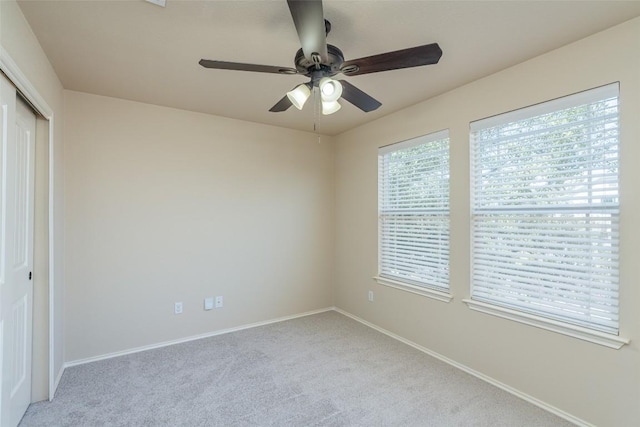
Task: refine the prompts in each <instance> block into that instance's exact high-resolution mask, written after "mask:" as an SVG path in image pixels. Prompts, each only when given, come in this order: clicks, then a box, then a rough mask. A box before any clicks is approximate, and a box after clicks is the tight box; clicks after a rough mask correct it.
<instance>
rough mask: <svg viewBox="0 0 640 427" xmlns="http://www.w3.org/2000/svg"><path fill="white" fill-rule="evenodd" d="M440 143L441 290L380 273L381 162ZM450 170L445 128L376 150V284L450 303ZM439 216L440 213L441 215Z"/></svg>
mask: <svg viewBox="0 0 640 427" xmlns="http://www.w3.org/2000/svg"><path fill="white" fill-rule="evenodd" d="M443 140H446V152H447V173H446V175H447V181H446V182H447V194H446V195H445V196H443V197H446V211H445V212H446V213H445V215H446V218H447V220H446V221H447V222H446V224H447V240H446V248H445V249H446V254H447V255H446V263H447V273H446V276H443V277H446V281H447V287H446V288H445V287H441V286H437V285H434V284H429V283H425V282H418V281H413V280H410V279H407V278H403V277H399V276H395V275H390V274H385V273H383V272H382V271H383V267H382V265H383V256H384V245H383V241H382V239H383V219H382V218H383V215H385V214H384V213H383V211H384V209H383V207H382V205H383V200H382V194H383V192H384V189H383V188H382V186H383V185H384V182H383V180H382V176H381V175H382V173H383V172H382V169H383V164H382V162H384V160H383V159H384V156H385V155H388V154H391V153H394V152H398V151H402V150H408V149H410V148H414V147H418V146H421V145H425V144H433V143H438V142H441V141H443ZM450 170H451V165H450V137H449V130H448V129H445V130H441V131H438V132H433V133H429V134H426V135H422V136H418V137H415V138H411V139H408V140H405V141H401V142H397V143H393V144H389V145H386V146H383V147H379V149H378V272H377V275H376V276H374V277H373V279H374V280H376V281H377V283H379V284H381V285H384V286H388V287H391V288H395V289H399V290H402V291H406V292H410V293H413V294H417V295H421V296H425V297H428V298H431V299H435V300H438V301H442V302H450V301H451V300H452V299H453V297H452V295H451V293H450V284H449V283H450V271H449V268H450V259H449V255H450V240H449V234H450V233H449V229H450V217H451V214H450V208H449V199H450ZM429 172H431V170H430V171H429ZM421 215H424V216H427V217H428V216H433V217H437V216H438V215H437V214H429V213H422V214H421ZM441 215H442V214H440V216H441Z"/></svg>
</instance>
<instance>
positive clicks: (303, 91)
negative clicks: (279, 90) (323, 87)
mask: <svg viewBox="0 0 640 427" xmlns="http://www.w3.org/2000/svg"><path fill="white" fill-rule="evenodd" d="M309 96H311V90H309V86H307V85H306V84H305V83H303V84H301V85H299V86H296V87H295V88H294V89H293V90H291V91H289V92H287V98H289V101H291V104H293V106H294V107H296V108H297V109H298V110H302V107H303V106H304V103H305V102H307V99H309Z"/></svg>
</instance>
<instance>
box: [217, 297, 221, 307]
mask: <svg viewBox="0 0 640 427" xmlns="http://www.w3.org/2000/svg"><path fill="white" fill-rule="evenodd" d="M216 308H222V297H221V296H219V297H216Z"/></svg>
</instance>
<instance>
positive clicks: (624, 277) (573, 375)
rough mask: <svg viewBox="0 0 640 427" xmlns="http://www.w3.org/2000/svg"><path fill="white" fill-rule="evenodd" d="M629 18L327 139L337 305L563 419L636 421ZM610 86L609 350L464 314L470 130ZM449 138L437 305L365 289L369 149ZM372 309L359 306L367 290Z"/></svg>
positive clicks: (639, 361) (638, 136)
mask: <svg viewBox="0 0 640 427" xmlns="http://www.w3.org/2000/svg"><path fill="white" fill-rule="evenodd" d="M638 52H640V18H639V19H635V20H633V21H630V22H627V23H625V24H623V25H620V26H618V27H614V28H612V29H610V30H608V31H605V32H603V33H600V34H597V35H594V36H592V37H589V38H587V39H584V40H582V41H579V42H577V43H575V44H572V45H569V46H566V47H564V48H561V49H559V50H557V51H553V52H551V53H548V54H546V55H543V56H541V57H538V58H536V59H533V60H531V61H528V62H526V63H523V64H521V65H518V66H516V67H513V68H510V69H507V70H505V71H503V72H500V73H497V74H495V75H492V76H489V77H487V78H484V79H482V80H479V81H477V82H474V83H472V84H469V85H466V86H464V87H461V88H459V89H457V90H454V91H451V92H449V93H446V94H444V95H442V96H439V97H437V98H434V99H431V100H428V101H425V102H423V103H421V104H418V105H415V106H413V107H411V108H408V109H405V110H403V111H400V112H398V113H396V114H393V115H390V116H387V117H384V118H382V119H379V120H377V121H375V122H373V123H370V124H367V125H364V126H362V127H360V128H357V129H355V130H352V131H350V132H346V133H344V134H342V135H339V136H338V137H337V138H336V253H335V260H336V273H335V274H336V280H335V302H336V305H337V306H338V307H340V308H342V309H344V310H346V311H348V312H350V313H353V314H355V315H357V316H359V317H361V318H363V319H365V320H368V321H370V322H372V323H374V324H376V325H379V326H381V327H382V328H385V329H387V330H389V331H392V332H394V333H396V334H398V335H400V336H403V337H405V338H407V339H409V340H412V341H414V342H416V343H418V344H420V345H422V346H424V347H426V348H428V349H431V350H433V351H435V352H437V353H440V354H441V355H444V356H446V357H448V358H450V359H453V360H454V361H456V362H458V363H461V364H464V365H466V366H468V367H470V368H472V369H475V370H476V371H479V372H481V373H483V374H485V375H488V376H490V377H492V378H494V379H495V380H497V381H500V382H502V383H504V384H506V385H508V386H510V387H513V388H515V389H517V390H520V391H521V392H524V393H526V394H529V395H530V396H533V397H534V398H537V399H540V400H541V401H544V402H546V403H548V404H550V405H552V406H555V407H557V408H560V409H561V410H563V411H566V412H567V413H569V414H572V415H573V416H576V417H579V418H581V419H583V420H585V421H587V422H590V423H593V424H595V425H600V426H630V425H636V423H637V422H638V420H640V405H638V403H639V402H640V352H639V349H640V346H639V345H638V340H640V310H638V301H640V288H639V287H638V277H640V263H638V253H640V239H638V236H640V192H639V191H638V188H640V169H639V168H638V164H637V163H638V159H640V144H639V141H640V121H639V120H638V119H639V118H640V55H639V54H638ZM614 81H620V82H621V92H620V99H621V185H620V188H621V190H620V191H621V220H620V221H621V224H620V230H621V244H620V250H621V252H620V269H621V270H620V295H621V308H620V312H621V321H620V324H621V335H623V336H624V337H626V338H630V339H631V340H632V341H631V344H630V345H628V346H625V347H623V348H622V349H621V350H612V349H609V348H605V347H602V346H599V345H596V344H591V343H588V342H585V341H580V340H578V339H575V338H570V337H566V336H563V335H559V334H556V333H552V332H548V331H545V330H541V329H537V328H534V327H531V326H526V325H522V324H519V323H515V322H512V321H509V320H504V319H500V318H497V317H493V316H489V315H486V314H481V313H477V312H472V311H471V310H469V309H468V307H467V306H466V305H465V304H464V303H463V302H462V299H463V298H468V297H469V272H470V268H469V260H470V257H469V252H470V249H469V242H470V238H469V233H470V227H469V224H470V216H469V209H470V207H469V206H470V205H469V154H468V134H469V122H471V121H474V120H477V119H480V118H483V117H487V116H491V115H495V114H498V113H502V112H505V111H509V110H512V109H516V108H519V107H523V106H527V105H530V104H534V103H538V102H542V101H545V100H549V99H552V98H556V97H560V96H563V95H567V94H571V93H574V92H578V91H582V90H585V89H588V88H592V87H596V86H600V85H603V84H607V83H610V82H614ZM446 128H448V129H450V137H451V236H450V237H451V292H452V294H453V296H454V300H453V301H452V302H451V303H448V304H447V303H442V302H439V301H435V300H431V299H428V298H425V297H421V296H418V295H414V294H411V293H407V292H403V291H400V290H397V289H392V288H389V287H385V286H382V285H378V284H376V283H375V282H374V281H372V280H371V277H372V276H374V275H375V274H376V272H377V217H376V216H377V206H376V205H377V194H376V192H377V148H378V147H379V146H382V145H386V144H389V143H393V142H397V141H402V140H404V139H407V138H411V137H414V136H418V135H423V134H426V133H430V132H433V131H438V130H441V129H446ZM369 289H371V290H373V291H374V293H375V302H373V303H369V302H368V301H367V291H368V290H369Z"/></svg>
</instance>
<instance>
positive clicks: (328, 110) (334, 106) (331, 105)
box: [322, 101, 342, 116]
mask: <svg viewBox="0 0 640 427" xmlns="http://www.w3.org/2000/svg"><path fill="white" fill-rule="evenodd" d="M340 108H342V105H340V103H339V102H338V101H331V102H326V101H322V114H324V115H325V116H328V115H329V114H333V113H335V112H336V111H338V110H339V109H340Z"/></svg>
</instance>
